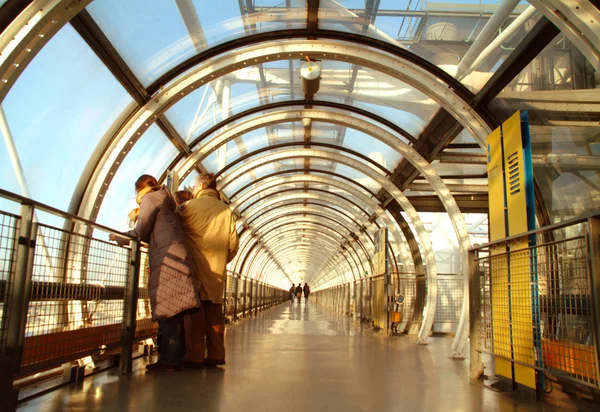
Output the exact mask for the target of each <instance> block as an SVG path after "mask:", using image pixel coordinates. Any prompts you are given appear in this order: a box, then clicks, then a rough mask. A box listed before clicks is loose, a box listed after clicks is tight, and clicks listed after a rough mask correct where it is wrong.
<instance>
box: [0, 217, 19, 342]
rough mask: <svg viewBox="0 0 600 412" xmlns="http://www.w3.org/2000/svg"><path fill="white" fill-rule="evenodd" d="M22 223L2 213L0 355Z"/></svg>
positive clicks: (0, 240) (0, 222) (0, 242)
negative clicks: (5, 311)
mask: <svg viewBox="0 0 600 412" xmlns="http://www.w3.org/2000/svg"><path fill="white" fill-rule="evenodd" d="M20 222H21V219H20V218H19V217H18V216H16V215H12V214H9V213H4V212H0V353H4V350H3V349H4V346H5V339H6V336H5V330H4V325H5V324H6V323H7V322H8V318H6V319H5V316H8V313H6V314H5V313H4V304H5V302H6V299H7V298H8V297H9V294H10V293H11V286H12V283H11V281H12V275H13V273H14V270H15V262H16V247H17V238H18V233H19V224H20Z"/></svg>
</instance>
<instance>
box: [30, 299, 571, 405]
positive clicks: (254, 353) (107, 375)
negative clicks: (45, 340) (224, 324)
mask: <svg viewBox="0 0 600 412" xmlns="http://www.w3.org/2000/svg"><path fill="white" fill-rule="evenodd" d="M226 340H227V350H228V353H227V366H225V367H223V368H219V369H204V370H184V371H181V372H174V373H163V374H160V373H145V370H144V367H143V366H144V363H143V362H142V361H136V368H135V372H134V373H133V375H132V376H128V377H120V376H118V375H116V374H115V372H114V371H113V372H103V373H100V374H98V375H96V376H95V377H94V378H86V380H85V382H84V383H83V384H80V385H78V386H77V385H72V386H69V387H64V388H61V389H58V390H56V391H53V392H50V393H49V394H47V395H43V396H41V397H39V398H35V399H33V400H30V401H27V402H25V403H23V404H22V405H21V408H20V410H22V411H33V410H36V411H38V410H39V411H63V410H65V411H67V410H68V411H86V412H89V411H143V412H151V411H160V412H169V411H185V412H189V411H274V412H278V411H344V412H353V411H485V412H493V411H506V410H510V411H530V410H534V411H546V410H555V409H554V408H552V407H550V406H548V405H543V404H539V403H519V402H517V401H515V400H513V399H511V398H510V397H508V396H507V395H505V394H500V393H497V392H494V391H492V390H490V389H487V388H485V387H484V386H483V385H482V384H481V383H480V382H473V381H469V379H468V377H467V367H468V365H467V363H466V362H461V361H453V360H451V359H450V358H449V354H450V344H451V343H452V339H451V338H431V339H430V341H431V343H430V344H429V345H427V346H417V345H415V344H414V338H412V337H410V336H401V337H395V338H391V339H386V338H383V337H379V336H377V335H375V334H373V333H372V332H371V331H368V330H365V329H364V328H361V326H360V325H359V324H357V323H355V322H353V321H350V320H349V319H348V318H344V317H341V316H338V315H335V314H333V313H331V312H329V311H328V310H326V309H324V308H322V307H319V306H315V305H314V304H311V303H309V304H308V305H305V304H302V305H300V306H298V305H297V304H296V305H294V306H291V305H289V304H285V305H281V306H278V307H276V308H274V309H271V310H268V311H265V312H263V313H262V314H260V315H259V316H258V317H256V318H254V319H250V320H245V321H242V322H241V323H240V324H238V325H236V326H233V327H230V328H228V331H227V337H226ZM563 410H564V409H563Z"/></svg>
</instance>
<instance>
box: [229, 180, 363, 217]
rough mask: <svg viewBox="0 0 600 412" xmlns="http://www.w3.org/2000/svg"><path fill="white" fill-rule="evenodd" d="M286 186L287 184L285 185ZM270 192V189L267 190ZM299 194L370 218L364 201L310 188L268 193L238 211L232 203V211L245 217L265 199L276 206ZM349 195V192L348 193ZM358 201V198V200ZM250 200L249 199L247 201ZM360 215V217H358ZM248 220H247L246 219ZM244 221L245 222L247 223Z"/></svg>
mask: <svg viewBox="0 0 600 412" xmlns="http://www.w3.org/2000/svg"><path fill="white" fill-rule="evenodd" d="M299 176H310V175H299ZM283 184H285V183H283ZM274 187H277V185H272V186H270V187H269V189H272V188H274ZM267 190H268V189H267ZM298 192H301V193H307V194H308V193H310V195H309V196H306V199H312V200H322V201H328V202H330V203H331V204H333V205H336V206H340V205H344V206H340V207H343V208H344V210H345V211H347V212H349V213H350V212H352V213H353V214H354V215H355V216H356V217H357V218H361V219H364V218H363V216H364V217H368V216H370V214H369V213H368V211H367V210H366V208H371V207H370V206H369V205H368V204H365V203H364V202H363V201H362V199H361V200H360V203H361V204H358V203H357V202H356V201H354V200H355V199H352V198H348V197H346V196H343V195H342V194H340V193H335V192H328V191H326V190H323V189H317V188H310V187H309V188H308V189H304V188H289V189H282V190H278V191H272V192H269V193H266V194H265V195H264V197H262V198H260V199H256V200H254V201H252V202H251V203H248V205H247V206H245V207H244V208H243V209H238V204H237V203H236V202H234V203H235V205H234V203H232V204H231V205H234V206H232V209H233V210H236V211H237V212H238V213H239V214H240V215H245V214H247V213H249V212H251V211H253V210H255V209H256V208H257V207H258V206H261V204H260V202H262V201H264V200H265V199H266V200H268V201H269V202H270V204H276V203H277V202H279V201H284V200H287V199H296V198H297V197H298V196H297V194H298ZM346 193H348V192H346ZM258 194H259V193H256V192H255V193H253V195H252V196H256V195H258ZM356 199H358V198H356ZM245 200H248V199H245ZM239 205H240V206H241V205H242V203H240V204H239ZM352 207H355V208H356V209H352ZM360 213H362V215H359V214H360ZM357 215H358V216H357ZM246 220H247V219H246ZM246 220H244V221H246Z"/></svg>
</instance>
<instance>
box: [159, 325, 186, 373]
mask: <svg viewBox="0 0 600 412" xmlns="http://www.w3.org/2000/svg"><path fill="white" fill-rule="evenodd" d="M182 321H183V319H182V318H181V316H180V315H176V316H173V317H170V318H165V319H158V327H159V330H160V333H161V335H162V336H161V339H160V345H159V347H158V354H159V355H160V361H161V362H162V363H164V364H165V365H171V366H173V365H179V364H180V363H181V362H182V361H183V342H182V341H181V336H182V333H181V329H182V328H183V324H182Z"/></svg>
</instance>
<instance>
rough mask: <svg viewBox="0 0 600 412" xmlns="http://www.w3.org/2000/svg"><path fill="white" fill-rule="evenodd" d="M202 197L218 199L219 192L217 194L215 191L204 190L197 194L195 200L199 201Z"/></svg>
mask: <svg viewBox="0 0 600 412" xmlns="http://www.w3.org/2000/svg"><path fill="white" fill-rule="evenodd" d="M203 196H210V197H216V198H217V199H218V198H219V192H217V191H216V190H215V189H204V190H201V191H199V192H198V194H197V195H196V199H200V198H201V197H203Z"/></svg>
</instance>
